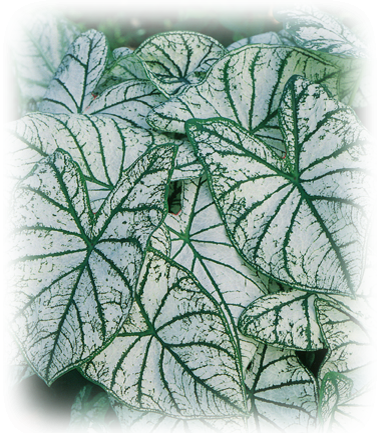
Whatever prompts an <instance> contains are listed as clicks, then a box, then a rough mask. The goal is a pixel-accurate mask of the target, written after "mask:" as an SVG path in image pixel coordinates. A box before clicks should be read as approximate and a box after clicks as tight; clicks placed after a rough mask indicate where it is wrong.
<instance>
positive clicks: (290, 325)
mask: <svg viewBox="0 0 380 433" xmlns="http://www.w3.org/2000/svg"><path fill="white" fill-rule="evenodd" d="M314 299H315V295H313V294H311V293H306V292H301V291H299V290H294V291H291V292H285V293H284V292H280V293H274V294H271V295H266V296H262V297H260V298H258V299H256V300H255V301H253V302H252V303H251V304H250V305H249V306H248V307H247V308H246V309H245V310H244V312H243V314H242V315H241V316H240V318H239V324H238V326H239V330H240V332H241V333H242V334H243V335H247V336H249V337H253V338H255V339H257V340H259V341H262V342H264V343H267V344H270V345H273V346H278V347H287V348H290V349H294V350H318V349H322V348H323V347H324V346H323V340H322V336H321V331H320V329H319V326H318V323H317V319H316V316H315V309H314Z"/></svg>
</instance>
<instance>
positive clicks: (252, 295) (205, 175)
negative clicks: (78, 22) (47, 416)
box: [7, 10, 372, 433]
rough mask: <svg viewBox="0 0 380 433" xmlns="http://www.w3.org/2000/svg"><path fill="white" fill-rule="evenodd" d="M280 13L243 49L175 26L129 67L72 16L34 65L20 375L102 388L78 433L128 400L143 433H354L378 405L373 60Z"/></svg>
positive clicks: (22, 168)
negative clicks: (366, 64) (370, 151)
mask: <svg viewBox="0 0 380 433" xmlns="http://www.w3.org/2000/svg"><path fill="white" fill-rule="evenodd" d="M278 17H280V15H278ZM281 18H282V19H283V20H284V24H285V25H284V29H283V30H281V31H280V32H278V33H274V32H269V33H264V34H261V35H254V36H253V37H251V38H246V39H243V40H241V41H238V42H236V43H234V44H232V45H230V46H229V47H227V48H224V47H223V46H222V45H221V44H220V43H219V42H218V41H216V40H214V39H213V38H211V37H209V36H206V35H201V34H198V33H195V32H189V31H186V32H181V31H173V32H167V33H162V34H159V35H155V36H152V37H150V38H149V39H147V40H146V41H145V42H143V43H142V44H141V45H140V46H139V47H138V48H136V49H135V50H131V49H129V48H123V47H121V48H119V49H117V50H115V51H114V52H113V53H112V54H110V53H109V50H108V46H107V41H106V38H105V36H104V35H103V34H102V33H100V32H98V31H95V30H89V31H86V32H84V33H82V34H78V32H77V31H76V30H75V29H74V27H72V26H71V25H69V24H66V27H65V26H64V27H61V24H59V25H58V24H57V23H58V21H57V22H56V21H51V22H50V25H49V26H47V27H46V33H45V34H43V32H41V30H40V33H41V34H40V35H39V36H38V37H36V36H34V40H35V41H39V42H38V44H37V45H38V46H39V47H40V48H41V50H40V51H42V50H43V51H44V52H45V53H46V55H45V56H42V57H41V56H40V55H37V56H36V65H35V67H34V68H31V74H30V76H29V79H30V80H29V84H26V83H27V81H28V74H27V71H26V64H29V63H30V60H31V59H30V58H22V57H21V58H19V65H18V67H17V68H16V69H17V70H18V71H19V73H20V83H21V84H20V85H21V86H22V87H23V89H24V92H25V98H26V100H27V99H28V98H31V97H33V98H34V97H35V98H36V101H35V102H36V103H37V107H35V108H37V109H38V110H39V112H36V113H29V114H28V115H26V116H24V117H23V118H21V119H19V120H17V121H15V122H13V123H12V124H11V125H10V126H9V128H8V135H7V137H8V138H9V146H8V147H9V152H10V154H11V155H12V157H11V167H10V171H11V172H12V176H13V183H14V186H15V188H14V194H13V211H12V212H13V213H12V218H11V219H12V224H13V226H14V230H13V234H12V236H13V248H12V251H11V252H12V259H13V262H12V273H11V283H12V286H13V291H12V295H11V300H12V305H11V307H12V314H13V321H12V324H11V329H12V333H13V335H14V337H15V340H16V342H17V344H18V348H17V350H16V352H15V353H16V355H15V356H14V358H15V366H16V369H15V373H16V380H21V379H22V378H23V377H25V376H26V375H29V374H33V372H35V373H37V374H38V375H39V376H40V377H41V378H43V379H44V380H45V382H46V383H48V384H51V383H52V382H53V381H54V380H55V379H57V378H58V377H59V376H61V375H63V374H64V373H66V372H68V371H69V370H72V369H75V368H76V369H78V370H79V371H80V372H81V373H82V374H83V375H84V376H85V377H86V378H87V379H88V380H89V381H90V382H93V383H95V384H98V385H100V386H101V387H102V388H103V391H102V393H100V394H99V398H98V399H96V400H93V399H92V397H91V396H92V394H91V389H92V386H88V385H86V387H84V388H83V389H82V390H81V391H80V393H79V394H78V396H77V398H76V400H75V403H74V405H73V408H72V423H71V427H72V428H73V429H74V428H75V427H76V426H79V425H80V424H81V425H82V427H84V428H90V426H91V422H90V421H89V420H90V418H89V417H91V416H94V417H96V416H98V417H100V418H101V420H100V421H99V422H100V424H99V425H102V426H103V421H104V416H105V412H106V411H107V410H108V408H109V405H110V404H111V405H112V406H113V407H114V409H115V411H116V413H117V414H118V417H119V419H120V422H121V424H122V427H123V429H125V431H128V432H129V431H131V432H133V431H136V432H138V431H141V430H142V429H143V430H144V431H147V432H152V433H153V432H160V431H162V432H167V431H169V432H172V433H182V432H193V431H194V432H196V431H199V430H200V429H202V430H203V431H206V432H214V431H219V432H220V431H222V432H223V433H231V432H236V433H243V432H246V433H248V432H249V433H250V432H252V431H260V432H267V431H268V432H269V431H270V432H272V431H273V432H288V433H295V432H300V433H305V432H308V433H311V432H315V431H316V429H317V431H319V430H320V429H322V430H323V429H324V430H326V431H328V428H330V427H332V428H334V429H336V431H337V432H339V428H340V426H341V425H343V426H344V422H345V419H346V418H347V415H348V414H349V411H350V410H351V408H353V407H358V406H360V405H362V397H363V396H364V395H366V390H367V388H368V382H369V381H368V377H367V375H366V373H365V372H366V371H367V369H368V365H369V364H370V362H369V361H370V359H371V357H372V355H371V349H370V346H371V342H370V338H369V337H368V330H367V329H366V327H365V326H364V324H363V321H362V317H364V316H361V314H359V312H358V311H359V310H360V309H361V308H362V307H363V306H364V305H365V301H364V299H365V296H364V294H365V293H366V292H367V290H366V288H365V287H364V288H363V284H365V280H363V279H362V277H363V273H364V272H365V267H364V262H365V245H366V242H367V236H368V235H367V227H368V225H369V215H368V214H369V213H368V207H369V206H368V202H369V192H368V176H367V169H366V160H365V158H366V151H367V147H368V146H367V142H368V139H369V137H368V133H367V132H366V130H365V129H364V127H363V125H362V124H361V122H360V121H358V118H357V116H356V115H355V113H354V111H353V110H352V108H350V107H348V106H347V105H346V104H351V105H361V104H362V103H361V102H360V101H362V102H363V101H364V99H365V98H364V96H363V95H364V93H363V92H362V91H359V92H357V91H356V90H357V89H362V87H361V85H362V83H361V82H360V76H361V72H360V68H361V65H362V58H363V56H362V55H361V50H362V48H363V47H362V45H361V44H360V42H359V41H358V40H357V39H355V38H353V36H352V35H351V34H350V32H349V31H348V30H347V29H346V28H344V27H343V26H342V25H340V24H339V23H337V21H335V20H332V19H326V17H325V16H323V15H320V14H319V13H317V12H315V11H312V12H310V14H309V12H307V13H306V12H305V10H303V12H302V13H301V12H299V11H298V12H294V13H293V14H292V13H290V12H286V13H285V12H284V13H283V14H282V15H281ZM59 23H61V21H59ZM38 26H39V27H38ZM38 26H37V27H31V28H32V29H33V31H32V32H31V33H30V35H31V36H33V35H34V34H35V32H36V31H37V30H36V29H37V28H40V29H41V26H40V24H38ZM56 28H58V30H57V31H58V33H55V31H56ZM308 29H309V30H310V29H312V30H313V35H314V36H313V37H310V34H311V33H310V32H308ZM37 34H38V31H37ZM57 34H58V35H61V36H60V37H57ZM49 35H56V36H54V37H53V36H51V42H50V45H49ZM316 35H317V36H318V38H319V36H321V35H324V39H323V41H322V40H320V38H319V39H318V38H316ZM326 35H328V37H327V36H326ZM28 44H30V40H29V42H28ZM57 44H58V45H57ZM37 45H35V46H34V47H32V48H33V49H31V51H30V53H31V56H34V53H35V50H36V49H37V48H38V47H37ZM28 46H29V45H28ZM37 51H38V49H37ZM40 54H41V53H40ZM358 57H360V59H358ZM48 64H49V65H50V66H49V67H47V65H48ZM47 69H48V71H47ZM39 78H40V81H39ZM33 95H36V96H33ZM185 134H186V135H185ZM363 281H364V282H363ZM357 294H358V295H359V298H356V295H357ZM319 358H320V359H322V361H321V360H320V359H319ZM313 359H314V361H313ZM315 359H317V361H315ZM107 396H109V402H108V401H107ZM96 414H97V415H96ZM104 428H106V427H104ZM334 431H335V430H334Z"/></svg>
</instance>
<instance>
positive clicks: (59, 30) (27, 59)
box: [10, 11, 79, 114]
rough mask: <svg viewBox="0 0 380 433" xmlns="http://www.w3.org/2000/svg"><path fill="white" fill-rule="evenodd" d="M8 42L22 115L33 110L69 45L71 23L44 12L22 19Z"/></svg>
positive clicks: (73, 31)
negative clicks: (18, 90)
mask: <svg viewBox="0 0 380 433" xmlns="http://www.w3.org/2000/svg"><path fill="white" fill-rule="evenodd" d="M19 27H20V28H17V30H16V31H15V35H16V38H14V39H13V40H12V42H11V43H10V47H11V50H12V56H13V59H14V66H15V70H16V74H17V81H18V85H19V88H20V96H21V102H22V109H21V114H25V113H27V112H30V111H35V110H36V108H37V107H36V104H38V103H39V102H40V100H41V99H42V98H43V96H44V94H45V92H46V89H47V88H48V86H49V84H50V82H51V79H52V78H53V76H54V74H55V72H56V69H57V68H58V66H59V64H60V62H61V60H62V58H63V56H64V55H65V53H66V51H67V49H68V48H69V46H70V44H71V43H72V42H73V41H74V39H75V38H76V37H77V36H78V35H79V30H78V29H77V28H76V26H74V25H73V24H72V23H70V22H68V21H66V20H65V19H63V18H61V17H58V16H55V15H53V14H51V13H49V12H47V11H44V12H43V13H41V12H40V13H38V14H35V15H33V14H30V13H28V15H27V16H23V17H22V19H21V20H20V26H19Z"/></svg>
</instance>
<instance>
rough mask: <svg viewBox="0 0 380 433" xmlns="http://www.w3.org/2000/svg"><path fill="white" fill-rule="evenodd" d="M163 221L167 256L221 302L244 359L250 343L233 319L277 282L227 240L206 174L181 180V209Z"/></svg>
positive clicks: (247, 354)
mask: <svg viewBox="0 0 380 433" xmlns="http://www.w3.org/2000/svg"><path fill="white" fill-rule="evenodd" d="M165 225H166V227H167V229H168V230H169V233H170V236H171V257H172V259H173V260H175V261H176V262H177V263H179V264H181V265H182V266H184V267H185V268H186V269H189V270H190V271H191V272H193V274H194V276H195V277H196V278H197V280H198V281H199V282H200V284H201V285H202V287H204V288H205V289H206V290H207V291H208V292H209V293H210V294H211V295H212V296H213V298H214V299H215V300H216V301H217V302H218V303H219V305H221V308H222V309H223V311H224V312H225V314H226V317H227V318H228V321H229V328H230V331H229V332H230V333H231V334H232V335H234V338H235V340H236V341H239V340H240V349H239V348H238V349H237V350H241V356H242V363H243V365H246V364H247V363H248V362H249V361H250V359H251V357H252V344H251V343H250V342H247V341H242V339H241V338H240V337H238V334H237V329H236V322H237V320H238V318H239V316H240V314H241V313H242V311H243V309H244V308H245V307H246V306H247V305H248V304H249V303H250V302H252V300H253V299H255V298H258V297H260V296H262V295H263V294H265V293H268V292H269V290H275V288H274V287H273V286H277V290H279V286H278V285H277V284H276V283H274V282H270V281H269V280H268V279H267V278H266V277H265V276H263V275H260V274H258V273H257V272H255V271H254V270H252V269H250V268H249V267H247V266H246V265H245V263H244V261H243V260H242V258H241V257H240V256H239V254H238V253H237V252H236V250H235V248H234V247H233V245H232V244H231V242H230V240H229V238H228V236H227V233H226V229H225V227H224V224H223V221H222V219H221V217H220V215H219V213H218V210H217V208H216V206H215V203H214V201H213V198H212V196H211V194H210V190H209V188H208V185H207V180H206V178H201V179H192V180H187V181H183V182H182V194H181V210H180V212H179V213H178V214H177V215H173V214H170V213H169V214H168V215H167V217H166V219H165Z"/></svg>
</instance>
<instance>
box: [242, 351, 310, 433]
mask: <svg viewBox="0 0 380 433" xmlns="http://www.w3.org/2000/svg"><path fill="white" fill-rule="evenodd" d="M258 344H259V348H258V351H257V353H256V354H255V356H254V358H253V359H252V363H251V365H250V366H249V368H248V369H247V373H246V378H245V382H246V385H247V389H248V399H249V401H250V412H251V414H252V416H251V418H250V419H249V422H250V429H249V431H263V432H264V431H265V432H266V431H270V432H277V431H279V432H284V431H289V432H305V431H312V429H313V427H315V425H316V421H317V406H318V397H317V391H316V384H315V381H314V378H313V377H312V375H311V374H310V373H309V372H308V371H307V369H306V368H305V367H304V366H302V365H301V363H300V362H299V360H298V358H297V356H296V355H295V353H294V351H292V350H289V349H278V348H276V347H272V346H266V345H263V344H261V343H258Z"/></svg>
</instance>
